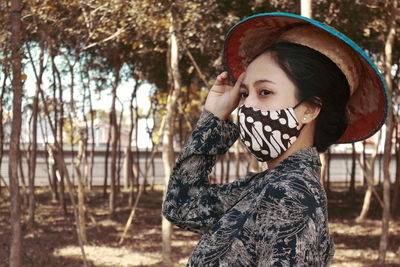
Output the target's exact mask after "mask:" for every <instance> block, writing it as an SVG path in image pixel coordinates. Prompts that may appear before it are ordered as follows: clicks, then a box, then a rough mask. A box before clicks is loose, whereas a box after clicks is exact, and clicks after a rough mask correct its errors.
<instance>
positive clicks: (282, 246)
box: [255, 179, 328, 267]
mask: <svg viewBox="0 0 400 267" xmlns="http://www.w3.org/2000/svg"><path fill="white" fill-rule="evenodd" d="M318 206H319V205H318V203H317V202H316V200H315V198H314V197H313V195H312V194H311V192H310V191H309V190H308V189H307V188H306V186H305V185H304V184H303V183H302V182H300V181H293V180H292V181H291V180H290V179H289V181H285V184H272V185H270V186H268V187H267V188H266V190H265V191H264V195H263V197H262V200H261V202H260V204H259V205H258V208H257V213H256V221H255V225H256V229H255V243H256V254H257V259H258V260H257V266H259V267H261V266H263V267H264V266H327V264H328V263H323V262H321V261H323V258H322V257H321V255H322V254H323V252H322V251H319V250H320V246H319V245H320V243H321V242H322V238H321V236H320V231H319V229H320V227H321V225H319V223H322V222H319V220H318V215H317V214H318V213H319V212H320V209H319V208H318Z"/></svg>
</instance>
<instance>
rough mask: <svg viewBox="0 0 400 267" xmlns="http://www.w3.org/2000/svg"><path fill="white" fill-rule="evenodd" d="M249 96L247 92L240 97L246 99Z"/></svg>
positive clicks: (240, 94)
mask: <svg viewBox="0 0 400 267" xmlns="http://www.w3.org/2000/svg"><path fill="white" fill-rule="evenodd" d="M248 96H249V94H248V93H247V92H239V97H240V98H246V97H248Z"/></svg>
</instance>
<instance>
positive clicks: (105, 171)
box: [103, 112, 112, 196]
mask: <svg viewBox="0 0 400 267" xmlns="http://www.w3.org/2000/svg"><path fill="white" fill-rule="evenodd" d="M109 118H110V125H109V127H108V137H107V145H106V156H105V157H106V158H105V160H104V184H103V196H106V195H107V186H108V185H107V180H108V157H109V155H110V143H111V134H112V127H111V121H112V118H111V112H110V116H109Z"/></svg>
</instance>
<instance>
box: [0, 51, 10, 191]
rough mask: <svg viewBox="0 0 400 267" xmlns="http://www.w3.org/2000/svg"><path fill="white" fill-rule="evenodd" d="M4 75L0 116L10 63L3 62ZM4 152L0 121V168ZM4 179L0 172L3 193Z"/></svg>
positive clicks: (2, 131)
mask: <svg viewBox="0 0 400 267" xmlns="http://www.w3.org/2000/svg"><path fill="white" fill-rule="evenodd" d="M3 53H4V55H7V53H8V52H7V51H4V52H3ZM2 64H3V70H2V71H3V75H4V80H3V84H2V86H1V95H0V118H3V100H4V94H5V92H6V85H7V79H8V72H9V70H8V64H7V63H5V62H3V63H2ZM3 153H4V128H3V123H0V170H1V165H2V163H3ZM2 181H3V182H4V178H3V177H2V176H1V173H0V193H1V183H2ZM4 186H5V187H6V186H7V185H6V183H4Z"/></svg>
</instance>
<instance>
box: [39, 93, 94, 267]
mask: <svg viewBox="0 0 400 267" xmlns="http://www.w3.org/2000/svg"><path fill="white" fill-rule="evenodd" d="M40 96H41V100H42V102H43V105H44V112H45V115H46V117H47V121H48V123H49V125H50V129H51V132H52V134H53V137H54V147H55V148H54V150H55V160H56V162H57V166H58V167H59V168H60V172H61V173H63V174H64V175H65V178H66V179H67V185H68V193H69V196H70V199H71V202H72V209H73V211H74V216H75V223H76V225H79V213H78V208H77V205H76V202H75V197H74V193H75V192H74V187H73V183H72V182H71V179H70V177H69V173H68V169H67V165H66V164H65V160H64V153H63V150H62V149H61V146H60V144H59V143H58V140H57V133H56V131H55V129H54V126H53V123H52V120H51V117H50V113H49V107H48V105H47V102H46V99H45V95H44V93H43V90H40ZM76 231H77V234H78V242H79V247H80V249H81V253H82V259H83V264H84V266H85V267H87V266H88V263H87V260H86V254H85V249H84V247H83V242H82V239H81V235H80V233H79V229H78V227H77V228H76Z"/></svg>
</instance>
